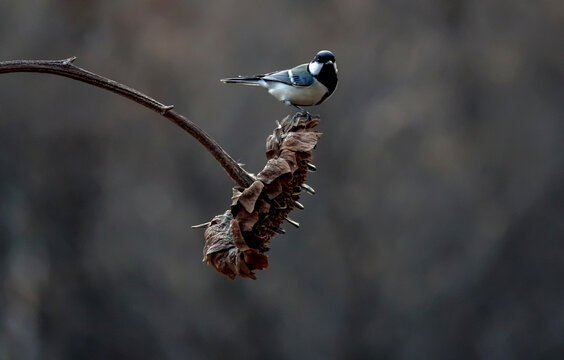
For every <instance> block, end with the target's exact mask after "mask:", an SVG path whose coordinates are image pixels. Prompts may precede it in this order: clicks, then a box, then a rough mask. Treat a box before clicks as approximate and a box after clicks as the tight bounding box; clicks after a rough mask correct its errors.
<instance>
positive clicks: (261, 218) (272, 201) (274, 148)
mask: <svg viewBox="0 0 564 360" xmlns="http://www.w3.org/2000/svg"><path fill="white" fill-rule="evenodd" d="M296 120H297V121H296ZM318 123H319V119H318V118H313V119H307V118H305V117H300V118H298V119H292V118H291V117H286V118H285V119H284V120H283V121H282V123H281V124H277V127H276V128H275V129H274V131H273V133H272V135H270V136H269V137H268V139H267V141H266V157H267V159H268V161H267V163H266V166H265V167H264V169H263V170H262V171H261V172H260V173H258V175H257V176H256V180H255V182H253V183H252V184H251V185H250V186H249V187H247V188H241V187H235V188H233V197H232V202H231V209H230V210H227V211H226V212H225V213H224V214H222V215H218V216H216V217H214V218H213V220H212V221H211V222H210V225H209V226H208V228H207V229H206V231H205V233H204V237H205V240H206V241H205V245H204V259H203V261H206V262H207V263H208V264H209V265H211V266H213V267H214V268H215V269H216V270H217V271H219V272H221V273H223V274H225V275H227V276H228V277H229V278H231V279H234V278H235V277H236V276H237V275H239V276H242V277H249V278H252V279H255V278H256V277H255V273H254V270H262V269H264V268H266V267H268V257H267V256H266V255H265V252H266V251H268V242H269V241H270V239H271V238H272V237H273V236H274V235H275V234H277V233H283V231H284V230H283V229H282V228H281V227H280V226H281V224H282V222H284V220H285V219H286V220H287V221H289V222H290V223H292V224H293V225H296V224H297V222H295V221H293V220H288V214H289V213H290V212H291V211H292V210H293V209H294V208H296V207H298V208H303V205H302V206H301V204H300V203H299V202H298V200H299V195H300V193H299V192H296V189H300V188H303V187H304V183H305V181H306V177H307V174H308V169H310V168H311V167H310V166H309V160H310V158H311V156H312V151H313V149H314V148H315V147H316V145H317V141H318V140H319V138H320V137H321V133H320V132H318V131H317V130H314V128H315V126H316V125H317V124H318ZM305 186H306V190H307V191H308V192H311V193H313V189H311V187H309V186H307V185H305ZM310 190H311V191H310Z"/></svg>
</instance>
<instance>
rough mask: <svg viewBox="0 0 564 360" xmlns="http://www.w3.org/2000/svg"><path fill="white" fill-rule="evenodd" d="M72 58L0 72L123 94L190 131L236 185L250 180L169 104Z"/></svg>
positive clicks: (8, 64) (3, 66) (4, 66)
mask: <svg viewBox="0 0 564 360" xmlns="http://www.w3.org/2000/svg"><path fill="white" fill-rule="evenodd" d="M75 59H76V58H75V57H71V58H68V59H64V60H13V61H0V74H2V73H13V72H36V73H49V74H54V75H59V76H64V77H68V78H71V79H74V80H78V81H82V82H85V83H87V84H90V85H94V86H97V87H100V88H102V89H105V90H109V91H111V92H114V93H116V94H119V95H121V96H124V97H126V98H128V99H130V100H133V101H135V102H136V103H138V104H141V105H143V106H145V107H148V108H149V109H151V110H153V111H156V112H158V113H159V114H161V115H162V116H164V117H165V118H167V119H169V120H170V121H172V122H173V123H175V124H176V125H178V126H180V127H181V128H182V129H184V130H185V131H186V132H188V133H189V134H190V135H192V136H193V137H194V138H195V139H196V140H198V141H199V142H200V144H202V145H203V146H204V147H205V148H206V150H208V151H209V152H210V153H211V154H212V155H213V157H214V158H215V159H216V160H217V161H218V162H219V163H220V165H221V166H222V167H223V168H224V169H225V171H226V172H227V174H228V175H229V176H230V177H231V178H232V179H233V181H235V183H236V184H237V185H239V186H242V187H248V186H249V185H251V184H252V183H253V181H254V179H253V177H252V176H251V175H250V174H249V173H248V172H246V171H245V170H244V169H243V168H242V167H241V166H240V165H239V164H238V163H237V162H236V161H235V160H234V159H233V158H232V157H231V156H229V154H228V153H227V152H226V151H225V150H223V148H222V147H221V146H219V144H218V143H217V142H216V141H215V140H214V139H212V138H211V137H210V136H209V135H208V134H207V133H206V132H205V131H203V130H202V129H200V128H199V127H198V126H197V125H196V124H194V123H193V122H192V121H190V120H188V119H187V118H186V117H185V116H183V115H181V114H179V113H178V112H176V111H174V110H172V108H173V106H172V105H165V104H162V103H160V102H158V101H156V100H155V99H153V98H151V97H149V96H147V95H145V94H143V93H141V92H139V91H137V90H135V89H132V88H130V87H128V86H125V85H123V84H120V83H118V82H116V81H114V80H111V79H108V78H105V77H103V76H100V75H98V74H94V73H92V72H90V71H88V70H84V69H82V68H80V67H77V66H75V65H73V63H72V62H73V61H74V60H75Z"/></svg>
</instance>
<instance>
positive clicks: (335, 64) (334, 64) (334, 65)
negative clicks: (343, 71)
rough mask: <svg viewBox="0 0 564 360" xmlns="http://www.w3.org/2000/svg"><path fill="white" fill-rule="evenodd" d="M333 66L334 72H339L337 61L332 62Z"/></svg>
mask: <svg viewBox="0 0 564 360" xmlns="http://www.w3.org/2000/svg"><path fill="white" fill-rule="evenodd" d="M333 67H334V68H335V74H336V73H338V72H339V70H337V63H333Z"/></svg>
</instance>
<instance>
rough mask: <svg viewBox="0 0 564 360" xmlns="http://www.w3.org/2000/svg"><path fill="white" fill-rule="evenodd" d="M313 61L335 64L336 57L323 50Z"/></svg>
mask: <svg viewBox="0 0 564 360" xmlns="http://www.w3.org/2000/svg"><path fill="white" fill-rule="evenodd" d="M313 61H315V62H318V63H321V64H327V63H334V62H335V55H333V53H332V52H331V51H329V50H321V51H320V52H318V53H317V55H315V58H313Z"/></svg>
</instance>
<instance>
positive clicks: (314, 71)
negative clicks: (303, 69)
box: [307, 61, 323, 75]
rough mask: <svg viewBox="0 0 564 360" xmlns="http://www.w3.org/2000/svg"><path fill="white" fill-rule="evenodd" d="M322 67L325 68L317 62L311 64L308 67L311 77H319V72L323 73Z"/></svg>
mask: <svg viewBox="0 0 564 360" xmlns="http://www.w3.org/2000/svg"><path fill="white" fill-rule="evenodd" d="M322 67H323V64H320V63H318V62H317V61H313V62H310V63H309V65H308V66H307V69H308V70H309V73H310V74H311V75H319V72H320V71H321V68H322Z"/></svg>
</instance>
